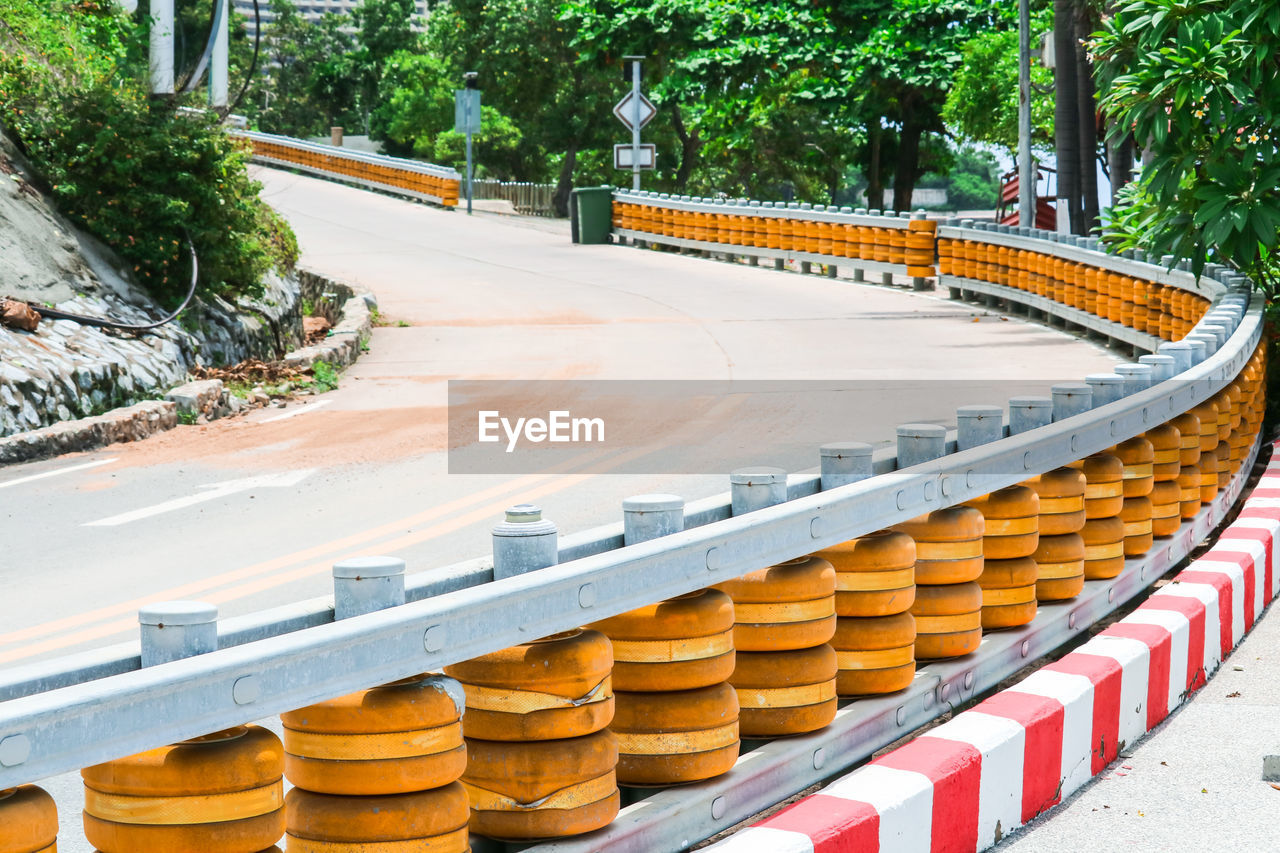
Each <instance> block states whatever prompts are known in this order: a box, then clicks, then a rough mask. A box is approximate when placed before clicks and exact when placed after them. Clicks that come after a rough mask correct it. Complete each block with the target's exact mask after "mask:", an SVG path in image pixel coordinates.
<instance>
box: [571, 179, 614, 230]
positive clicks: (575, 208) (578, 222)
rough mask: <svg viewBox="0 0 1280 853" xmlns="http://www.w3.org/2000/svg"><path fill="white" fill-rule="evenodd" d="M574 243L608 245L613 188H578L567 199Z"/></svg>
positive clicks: (611, 224)
mask: <svg viewBox="0 0 1280 853" xmlns="http://www.w3.org/2000/svg"><path fill="white" fill-rule="evenodd" d="M569 217H570V222H569V226H570V230H571V231H572V232H573V242H575V243H608V242H609V241H610V239H611V236H612V233H613V187H578V188H577V189H575V190H574V191H573V192H572V194H571V197H570V199H569Z"/></svg>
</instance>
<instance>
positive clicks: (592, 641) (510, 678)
mask: <svg viewBox="0 0 1280 853" xmlns="http://www.w3.org/2000/svg"><path fill="white" fill-rule="evenodd" d="M612 668H613V647H612V646H611V645H610V644H609V638H608V637H606V636H605V635H604V634H601V633H600V632H599V631H584V630H580V629H579V630H574V631H566V632H564V633H561V634H553V635H552V636H550V637H546V638H544V639H541V640H537V641H535V642H532V643H524V644H522V645H519V646H512V647H511V648H508V649H502V650H501V651H497V652H493V653H492V654H488V655H483V656H481V657H478V658H472V659H471V660H468V661H463V662H462V663H457V664H454V665H452V666H447V667H445V669H444V671H445V674H446V675H448V676H450V677H452V678H456V679H458V681H460V682H462V687H463V689H464V690H465V691H466V694H467V712H466V715H465V716H464V718H463V723H462V726H463V732H464V733H465V734H466V736H467V737H468V738H473V737H474V738H482V739H484V740H511V741H520V740H551V739H556V738H569V737H580V736H582V735H586V734H590V733H592V732H598V731H600V730H601V729H603V728H604V727H605V726H607V725H609V721H610V720H612V719H613V687H612V683H611V680H610V678H609V674H610V671H611V669H612Z"/></svg>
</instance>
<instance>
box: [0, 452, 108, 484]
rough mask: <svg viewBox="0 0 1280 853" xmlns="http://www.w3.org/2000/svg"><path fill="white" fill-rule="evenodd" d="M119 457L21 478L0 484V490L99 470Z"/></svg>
mask: <svg viewBox="0 0 1280 853" xmlns="http://www.w3.org/2000/svg"><path fill="white" fill-rule="evenodd" d="M117 458H118V457H116V456H112V457H111V458H110V459H99V460H98V461H97V462H86V463H85V464H83V465H72V466H70V467H69V468H59V469H58V470H57V471H45V472H44V473H43V474H32V475H31V476H30V477H19V478H18V479H16V480H10V481H9V482H7V483H0V489H7V488H9V487H10V486H21V485H22V484H23V483H30V482H31V481H33V480H43V479H45V478H46V477H58V476H61V475H62V474H71V473H73V472H75V471H87V470H89V469H90V468H97V467H99V466H101V465H110V464H111V463H112V462H115V461H116V459H117Z"/></svg>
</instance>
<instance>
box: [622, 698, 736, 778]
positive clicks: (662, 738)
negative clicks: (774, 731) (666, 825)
mask: <svg viewBox="0 0 1280 853" xmlns="http://www.w3.org/2000/svg"><path fill="white" fill-rule="evenodd" d="M617 700H618V702H617V712H616V713H615V714H614V718H613V722H612V723H611V724H610V726H609V728H610V730H611V731H612V732H613V733H614V735H615V736H616V737H617V738H618V782H619V783H621V784H624V785H679V784H682V783H685V782H697V781H699V780H702V779H710V778H712V777H714V776H719V775H721V774H722V773H727V772H728V771H729V770H730V768H732V767H733V763H734V762H735V761H737V760H738V747H739V743H740V741H739V739H738V694H737V691H735V690H734V689H733V687H731V686H730V685H729V684H716V685H714V686H712V687H703V688H700V689H697V690H678V691H672V692H669V693H625V692H622V691H619V692H618V695H617Z"/></svg>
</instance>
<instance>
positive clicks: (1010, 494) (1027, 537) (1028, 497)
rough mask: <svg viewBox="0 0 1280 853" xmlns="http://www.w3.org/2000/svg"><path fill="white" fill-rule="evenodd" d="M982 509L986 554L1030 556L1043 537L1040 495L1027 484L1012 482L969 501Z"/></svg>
mask: <svg viewBox="0 0 1280 853" xmlns="http://www.w3.org/2000/svg"><path fill="white" fill-rule="evenodd" d="M965 505H966V506H971V507H973V508H974V509H976V510H978V511H979V512H981V513H982V518H983V533H982V557H983V559H984V560H1013V559H1017V558H1018V557H1030V556H1031V555H1032V554H1034V553H1035V552H1036V544H1037V543H1038V542H1039V539H1040V496H1039V495H1038V494H1036V492H1035V490H1034V489H1031V488H1028V487H1027V486H1009V487H1008V488H1006V489H1000V490H999V491H996V492H992V493H991V494H989V495H986V496H985V497H981V498H978V499H977V500H972V501H967V502H966V504H965Z"/></svg>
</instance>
